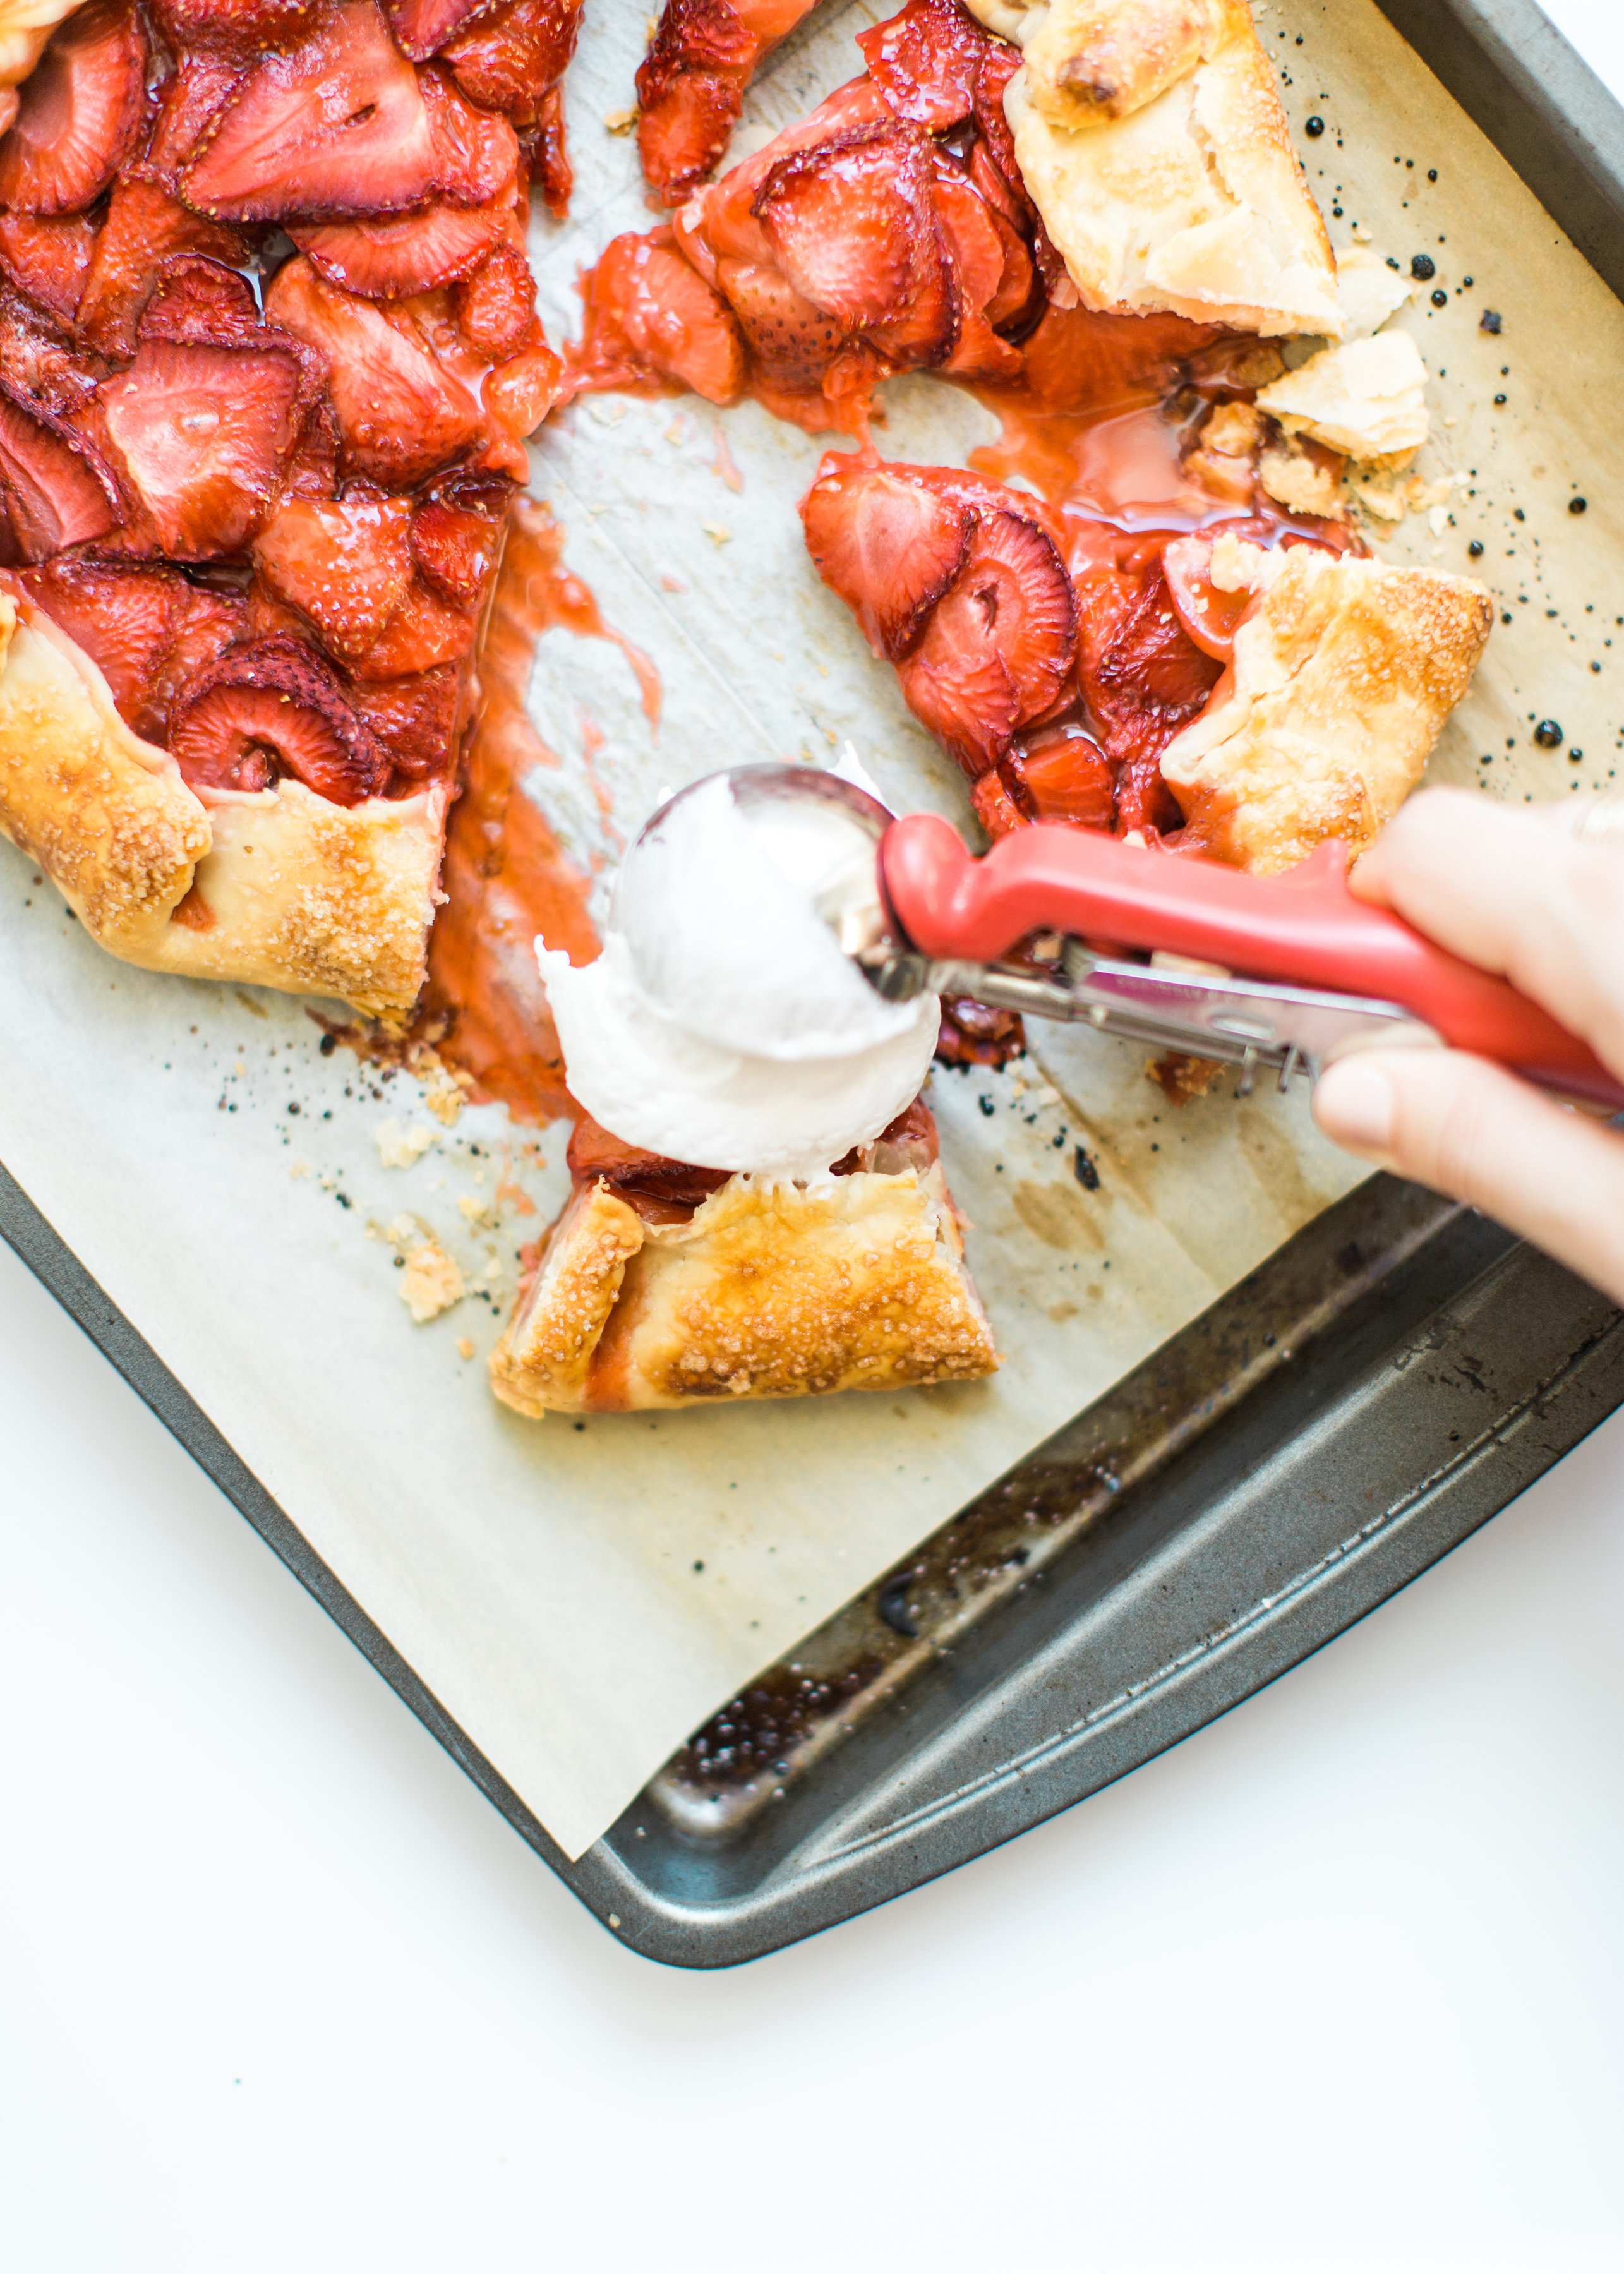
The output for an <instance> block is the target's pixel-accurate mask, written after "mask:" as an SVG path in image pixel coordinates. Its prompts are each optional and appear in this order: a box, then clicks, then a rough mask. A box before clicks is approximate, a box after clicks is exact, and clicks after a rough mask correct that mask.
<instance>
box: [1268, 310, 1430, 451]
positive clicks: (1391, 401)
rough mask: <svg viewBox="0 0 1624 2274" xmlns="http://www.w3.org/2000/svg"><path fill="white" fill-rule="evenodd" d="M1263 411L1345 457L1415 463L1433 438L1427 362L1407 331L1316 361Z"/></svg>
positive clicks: (1273, 391) (1293, 375) (1352, 344)
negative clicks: (1423, 447)
mask: <svg viewBox="0 0 1624 2274" xmlns="http://www.w3.org/2000/svg"><path fill="white" fill-rule="evenodd" d="M1257 407H1258V409H1259V410H1263V411H1267V414H1268V416H1269V417H1270V418H1273V419H1274V420H1275V421H1276V422H1277V423H1278V424H1279V425H1281V426H1282V427H1283V428H1284V429H1285V431H1286V433H1288V434H1306V435H1308V436H1310V437H1311V439H1312V440H1314V441H1316V442H1323V443H1324V444H1325V446H1326V448H1327V449H1331V450H1340V451H1341V452H1342V456H1344V457H1345V458H1357V459H1358V460H1360V461H1361V462H1362V463H1368V462H1369V461H1371V460H1372V459H1380V460H1385V461H1388V462H1392V461H1402V463H1404V464H1408V463H1409V462H1410V459H1411V458H1413V457H1414V456H1415V455H1416V452H1417V450H1418V449H1419V448H1421V445H1422V444H1423V443H1424V442H1425V440H1426V437H1427V425H1428V421H1427V409H1426V365H1425V364H1424V363H1423V362H1422V360H1421V350H1419V348H1417V345H1416V343H1415V342H1414V340H1412V339H1411V338H1410V334H1409V333H1408V332H1378V333H1377V334H1376V335H1375V336H1374V337H1373V338H1372V339H1367V340H1350V341H1348V342H1347V343H1346V344H1345V345H1344V346H1342V347H1337V348H1325V349H1322V350H1320V352H1319V354H1318V355H1317V356H1310V358H1309V359H1308V361H1307V362H1306V363H1304V364H1299V365H1298V366H1297V369H1296V370H1295V371H1289V372H1287V373H1286V374H1285V376H1284V377H1283V378H1282V379H1277V380H1274V383H1273V384H1272V385H1271V386H1268V387H1266V388H1264V389H1263V390H1262V392H1261V394H1259V396H1258V399H1257Z"/></svg>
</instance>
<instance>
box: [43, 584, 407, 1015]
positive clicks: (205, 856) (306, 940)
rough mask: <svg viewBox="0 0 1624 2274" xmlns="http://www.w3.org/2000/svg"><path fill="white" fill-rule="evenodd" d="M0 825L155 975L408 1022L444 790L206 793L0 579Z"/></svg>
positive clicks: (87, 920) (107, 936)
mask: <svg viewBox="0 0 1624 2274" xmlns="http://www.w3.org/2000/svg"><path fill="white" fill-rule="evenodd" d="M0 643H3V646H0V831H4V834H5V835H6V836H7V837H9V838H10V839H11V841H12V843H13V844H15V845H17V846H19V847H20V848H21V849H22V851H23V852H25V853H26V854H27V855H29V856H30V857H31V858H32V859H34V860H35V861H37V862H39V863H40V866H41V868H42V869H43V870H45V872H46V874H47V875H48V876H49V877H50V879H51V881H52V882H53V884H55V885H56V886H57V888H58V889H59V891H60V892H62V893H63V895H64V898H65V899H66V900H67V901H68V902H69V904H70V906H71V907H72V908H73V910H74V912H75V914H76V915H78V916H79V919H80V921H81V922H83V924H84V926H85V929H86V930H87V931H88V932H89V934H90V936H91V937H92V938H93V939H94V940H95V941H97V943H98V944H99V945H101V946H102V947H104V948H106V949H107V950H108V951H109V953H111V954H113V955H117V956H119V957H121V958H122V959H123V960H124V961H125V962H127V963H136V964H140V965H142V966H143V967H144V968H147V970H151V971H170V972H177V973H179V974H182V975H185V976H188V977H192V978H197V979H226V980H235V981H237V982H239V983H246V984H249V985H253V986H259V987H272V988H277V989H280V990H282V991H283V992H286V993H290V994H297V995H308V994H320V995H331V996H336V997H338V998H340V999H341V1000H342V1001H344V1002H347V1003H351V1004H353V1005H355V1007H356V1008H357V1010H360V1011H363V1012H365V1013H367V1014H368V1015H369V1016H370V1017H373V1018H379V1019H384V1020H393V1019H400V1018H403V1017H404V1016H405V1015H406V1013H409V1012H410V1009H411V1006H412V1005H413V1004H414V1003H415V1002H416V1000H417V994H418V991H419V990H420V989H421V987H422V984H423V975H424V964H425V954H426V950H427V942H428V930H429V923H430V921H431V919H432V915H433V910H434V901H435V890H436V882H437V879H438V877H439V873H440V847H441V844H442V841H443V838H444V834H445V821H446V812H447V806H448V804H449V802H450V790H449V787H447V786H446V785H443V784H442V785H439V786H437V787H434V788H432V789H428V790H425V791H421V792H419V793H418V794H417V795H416V796H414V797H408V798H402V799H399V800H390V799H387V798H369V799H367V800H365V802H363V803H361V804H359V805H356V806H349V807H345V806H338V805H334V804H332V803H330V802H328V801H327V799H326V798H322V797H318V796H317V795H316V794H315V793H314V792H313V791H312V790H309V789H307V788H306V787H305V785H304V784H303V783H302V782H299V781H296V780H293V779H284V780H282V781H280V782H279V783H278V784H277V785H276V787H274V789H269V790H266V791H263V792H261V793H259V794H257V795H253V796H246V795H232V794H223V795H221V796H219V797H218V798H216V799H214V800H213V801H211V802H205V801H204V800H203V799H201V798H199V796H198V795H197V794H196V793H195V792H194V791H193V790H192V789H191V788H190V787H188V785H187V784H186V783H185V782H184V780H183V779H181V773H180V769H179V767H178V766H177V764H176V763H175V760H174V759H173V758H172V757H170V756H169V753H168V752H167V751H165V750H161V749H156V748H155V747H154V745H153V744H152V743H150V742H142V741H141V740H140V738H139V735H137V734H133V733H132V730H131V729H130V728H129V727H127V726H125V724H124V720H123V719H121V718H120V717H119V715H118V712H117V710H116V708H115V707H114V704H113V698H112V695H111V693H110V691H109V688H108V684H107V681H106V680H105V679H104V678H103V677H102V673H101V671H100V669H99V668H98V667H97V666H96V665H95V664H94V662H93V661H92V660H91V659H90V657H89V656H87V655H86V653H85V651H84V650H83V649H82V648H80V647H79V645H78V644H76V643H75V642H74V641H73V640H71V639H70V638H69V637H68V636H67V635H66V633H65V632H63V631H61V630H60V629H58V628H57V626H56V624H54V623H53V622H52V621H51V620H50V618H49V616H48V615H47V614H45V612H44V611H43V609H41V608H40V607H38V606H35V604H34V601H33V600H31V599H29V598H28V597H27V595H26V593H25V592H23V591H22V590H21V588H20V587H19V585H17V584H15V583H14V582H13V581H12V580H11V579H10V578H9V577H5V576H0Z"/></svg>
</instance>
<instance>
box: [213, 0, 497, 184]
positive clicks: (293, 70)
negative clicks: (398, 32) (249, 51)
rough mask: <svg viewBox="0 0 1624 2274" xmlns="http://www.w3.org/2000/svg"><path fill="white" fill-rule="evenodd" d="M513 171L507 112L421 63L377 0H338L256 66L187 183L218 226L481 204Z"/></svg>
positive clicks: (231, 99) (215, 124) (225, 111)
mask: <svg viewBox="0 0 1624 2274" xmlns="http://www.w3.org/2000/svg"><path fill="white" fill-rule="evenodd" d="M517 168H518V144H517V141H516V140H515V136H514V132H513V129H512V127H511V126H509V125H508V122H507V120H506V119H503V118H497V117H492V115H491V114H490V113H489V112H488V111H482V110H478V109H476V108H475V107H474V106H473V105H472V104H471V103H470V102H467V101H466V100H465V98H464V97H463V96H462V94H460V93H459V92H458V90H457V88H456V87H455V85H454V84H453V83H452V82H451V81H450V80H449V79H443V78H440V77H439V76H438V75H437V74H436V73H435V72H432V70H431V71H423V72H418V71H417V70H414V68H413V67H412V65H411V64H410V63H409V62H408V61H407V60H406V58H405V56H403V55H402V53H401V51H400V49H398V48H397V47H396V46H395V41H393V40H392V39H391V38H390V36H389V31H388V26H387V25H386V24H385V22H384V20H383V18H382V16H381V15H380V13H379V11H378V8H377V5H376V0H343V4H342V5H341V6H339V7H338V8H336V9H335V11H333V12H332V13H331V14H330V15H329V16H327V18H326V19H324V20H323V21H322V22H321V23H320V27H319V28H318V29H317V31H316V32H315V33H314V34H313V35H312V37H311V38H309V39H307V40H305V41H300V42H299V44H298V45H297V46H296V47H293V48H289V49H286V50H285V51H283V52H281V53H278V54H273V55H269V56H265V57H264V58H263V59H262V60H261V61H260V62H259V63H258V64H256V65H255V66H254V68H253V69H252V71H250V72H249V73H248V74H247V76H246V77H245V78H244V79H243V80H242V81H241V83H240V84H239V85H238V87H237V89H236V91H235V93H234V94H231V95H230V96H229V99H228V101H227V102H226V103H225V106H224V108H223V109H222V110H221V111H219V112H218V113H217V115H216V116H215V117H214V121H213V122H212V124H210V125H209V127H208V129H207V133H206V135H205V138H204V140H203V142H202V145H201V147H200V149H199V151H198V153H197V154H196V155H195V156H194V157H193V158H192V160H191V162H190V163H189V164H188V165H187V167H186V169H185V171H184V174H183V176H182V189H183V193H184V197H185V199H186V201H187V203H188V204H189V205H191V206H193V207H196V209H197V210H198V211H199V213H205V214H207V215H209V216H210V217H211V218H212V219H214V220H225V221H239V222H241V221H279V222H288V221H305V220H329V219H332V218H334V217H335V216H337V215H345V214H361V213H372V214H379V213H399V212H402V211H404V210H405V209H406V208H407V207H411V206H416V205H420V204H422V203H423V202H424V201H425V200H426V199H428V198H430V197H432V196H434V195H435V194H436V193H439V194H440V195H443V196H446V197H448V198H449V199H451V200H452V201H453V202H454V203H455V204H458V205H480V204H483V203H485V202H486V201H487V200H490V199H491V198H492V197H494V196H495V195H496V194H497V192H499V191H500V189H501V187H502V185H503V184H504V183H505V182H508V181H510V180H511V179H512V178H513V177H514V176H515V173H516V171H517Z"/></svg>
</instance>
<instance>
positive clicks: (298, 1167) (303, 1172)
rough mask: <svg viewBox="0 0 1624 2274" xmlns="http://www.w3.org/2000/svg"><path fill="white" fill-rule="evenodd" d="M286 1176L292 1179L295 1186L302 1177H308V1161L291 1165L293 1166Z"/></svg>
mask: <svg viewBox="0 0 1624 2274" xmlns="http://www.w3.org/2000/svg"><path fill="white" fill-rule="evenodd" d="M288 1174H289V1176H290V1177H291V1178H292V1179H293V1181H294V1183H295V1184H296V1185H297V1183H298V1181H299V1179H300V1178H302V1177H307V1176H309V1174H310V1163H309V1162H308V1161H296V1162H295V1163H293V1166H292V1167H291V1168H290V1169H289V1171H288Z"/></svg>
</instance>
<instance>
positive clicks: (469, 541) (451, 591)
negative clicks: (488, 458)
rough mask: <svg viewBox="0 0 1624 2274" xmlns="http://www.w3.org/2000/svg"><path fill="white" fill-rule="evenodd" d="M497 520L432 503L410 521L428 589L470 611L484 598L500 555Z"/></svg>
mask: <svg viewBox="0 0 1624 2274" xmlns="http://www.w3.org/2000/svg"><path fill="white" fill-rule="evenodd" d="M501 538H502V524H501V521H500V518H499V517H496V516H492V515H491V514H489V513H481V512H479V511H478V510H477V508H474V507H472V506H468V505H462V504H459V503H458V502H457V501H455V499H454V498H431V499H430V500H429V501H427V502H426V503H425V504H424V505H421V506H419V507H418V508H417V512H416V513H415V514H414V515H413V516H412V518H411V531H410V547H411V557H412V559H413V561H415V562H416V564H417V568H418V569H419V570H420V571H421V572H422V574H423V575H424V576H426V577H427V579H428V581H429V583H430V584H432V585H433V586H434V588H435V589H436V591H439V592H440V593H441V594H442V595H443V597H444V598H445V599H447V600H450V601H451V602H453V603H454V604H455V606H458V607H462V608H471V607H473V606H475V605H476V604H477V602H478V601H479V600H481V599H483V598H484V596H485V591H486V588H487V587H488V585H489V584H490V581H491V578H492V576H494V575H495V573H496V564H497V561H498V559H499V557H500V551H501Z"/></svg>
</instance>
